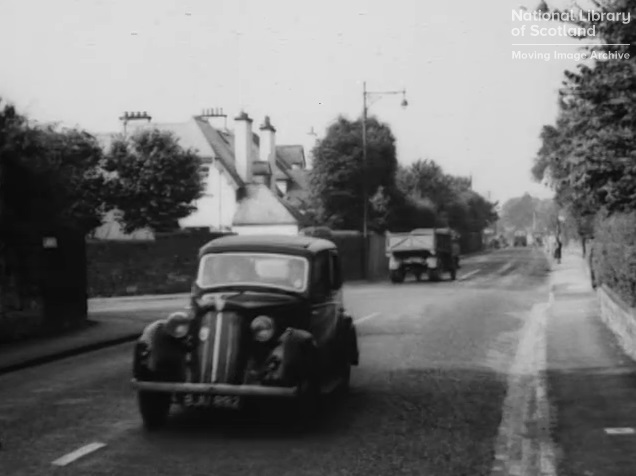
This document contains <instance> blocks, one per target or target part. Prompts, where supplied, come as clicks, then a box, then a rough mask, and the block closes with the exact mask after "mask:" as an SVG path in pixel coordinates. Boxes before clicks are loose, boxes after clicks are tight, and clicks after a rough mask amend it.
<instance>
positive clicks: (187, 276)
mask: <svg viewBox="0 0 636 476" xmlns="http://www.w3.org/2000/svg"><path fill="white" fill-rule="evenodd" d="M218 236H219V234H214V233H173V234H165V235H158V236H157V237H156V240H155V241H133V240H128V241H110V240H108V241H89V242H88V243H87V258H88V295H89V297H108V296H126V295H141V294H170V293H181V292H188V291H189V290H190V287H191V285H192V280H193V278H194V274H195V272H196V267H197V254H198V251H199V248H200V247H201V246H203V245H204V244H205V243H207V242H209V241H210V240H212V239H214V238H216V237H218ZM331 239H332V240H333V241H334V243H335V244H336V245H337V246H338V249H339V251H340V256H341V263H342V268H343V279H344V280H345V281H355V280H359V279H362V278H363V273H362V242H361V239H362V238H361V236H360V233H359V232H347V231H336V232H334V233H333V236H332V238H331ZM371 245H372V246H370V250H373V253H375V255H374V256H373V257H371V259H370V260H369V263H370V264H369V273H370V278H371V279H385V278H386V277H387V276H388V264H387V263H388V260H387V258H386V257H385V256H384V237H382V236H376V237H372V239H371Z"/></svg>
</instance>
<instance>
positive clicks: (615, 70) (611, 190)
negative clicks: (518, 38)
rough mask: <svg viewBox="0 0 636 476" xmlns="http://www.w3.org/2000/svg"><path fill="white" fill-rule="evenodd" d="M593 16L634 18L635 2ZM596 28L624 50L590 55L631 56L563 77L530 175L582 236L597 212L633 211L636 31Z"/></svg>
mask: <svg viewBox="0 0 636 476" xmlns="http://www.w3.org/2000/svg"><path fill="white" fill-rule="evenodd" d="M597 10H599V11H603V12H607V11H622V12H629V13H630V14H631V15H634V14H636V1H635V0H617V1H613V2H602V3H601V2H598V4H597ZM580 23H581V26H590V25H591V24H589V23H587V22H580ZM593 24H594V26H595V27H596V28H597V30H598V32H599V36H600V37H601V38H602V39H603V40H605V41H606V42H607V43H625V44H628V45H629V46H624V47H616V46H612V47H609V46H607V45H604V44H601V45H599V46H594V47H591V48H590V51H595V52H608V51H610V50H611V51H613V52H616V51H618V52H619V53H622V54H625V53H630V54H631V56H630V58H629V59H625V58H620V59H618V58H612V59H602V60H598V59H596V60H594V61H593V63H592V65H591V66H588V65H580V66H579V68H578V71H577V72H572V71H566V72H565V81H564V82H563V86H564V88H563V89H562V90H561V92H560V102H559V109H560V111H559V116H558V118H557V121H556V124H555V125H554V126H546V127H544V129H543V131H542V134H541V138H542V140H543V146H542V148H541V149H540V150H539V153H538V155H537V158H536V160H535V165H534V167H533V174H534V176H535V178H536V179H537V180H541V179H543V178H544V176H546V175H549V176H550V178H551V182H552V185H553V187H554V189H555V191H556V199H557V201H558V202H559V204H560V205H562V206H564V207H568V208H569V210H570V212H572V213H574V214H575V215H576V216H577V217H578V218H577V220H579V222H580V223H579V227H580V228H586V227H587V228H589V223H590V221H591V217H592V216H593V215H594V214H595V213H596V212H597V211H598V210H599V209H601V208H604V209H605V210H607V211H608V212H609V213H613V212H617V211H618V212H627V211H630V210H633V209H635V208H636V136H635V134H634V125H635V124H636V76H635V75H634V69H635V67H636V66H635V63H634V53H635V51H633V49H634V46H633V45H634V44H636V31H634V28H633V27H632V26H631V25H624V24H623V23H622V22H618V21H606V20H603V21H597V22H594V23H593Z"/></svg>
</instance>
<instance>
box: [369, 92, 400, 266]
mask: <svg viewBox="0 0 636 476" xmlns="http://www.w3.org/2000/svg"><path fill="white" fill-rule="evenodd" d="M392 94H401V95H402V102H401V105H402V107H404V108H405V107H407V106H408V102H407V101H406V89H402V90H399V91H367V82H366V81H364V82H363V83H362V200H363V202H362V241H363V243H362V259H363V273H364V276H363V277H364V278H367V277H368V276H367V274H368V273H367V268H368V261H369V258H368V247H369V244H368V236H369V231H368V228H369V225H368V222H369V203H368V202H369V191H368V184H367V112H368V110H369V106H370V104H368V103H367V101H368V98H370V97H373V96H375V97H379V96H384V95H392Z"/></svg>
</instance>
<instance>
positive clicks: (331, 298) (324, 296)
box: [310, 250, 341, 371]
mask: <svg viewBox="0 0 636 476" xmlns="http://www.w3.org/2000/svg"><path fill="white" fill-rule="evenodd" d="M331 268H332V257H331V254H330V252H329V250H325V251H322V252H320V253H318V254H317V255H316V256H315V257H314V261H313V266H312V283H311V286H312V297H311V300H312V313H311V322H310V329H311V333H312V334H313V336H314V339H315V340H316V344H317V346H318V351H319V353H320V360H321V364H322V365H321V366H322V370H323V371H325V370H327V369H328V368H330V366H331V364H332V357H333V350H334V347H335V345H336V338H337V331H338V315H339V310H340V307H341V305H340V304H339V300H338V291H337V290H334V289H333V283H332V270H331Z"/></svg>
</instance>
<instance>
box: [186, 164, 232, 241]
mask: <svg viewBox="0 0 636 476" xmlns="http://www.w3.org/2000/svg"><path fill="white" fill-rule="evenodd" d="M207 165H208V166H209V175H208V177H207V179H206V180H207V187H206V189H205V192H204V194H203V196H202V197H201V198H200V199H199V200H197V202H196V207H197V210H196V211H194V212H193V213H192V214H191V215H190V216H188V217H187V218H184V219H182V220H180V221H179V225H181V227H182V228H195V227H196V228H198V227H207V228H215V229H221V228H230V227H231V226H232V218H233V217H234V212H235V211H236V192H235V191H234V187H233V185H232V183H231V182H230V177H229V176H228V175H227V173H226V172H220V171H219V169H218V168H217V167H215V166H214V165H213V164H207Z"/></svg>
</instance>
